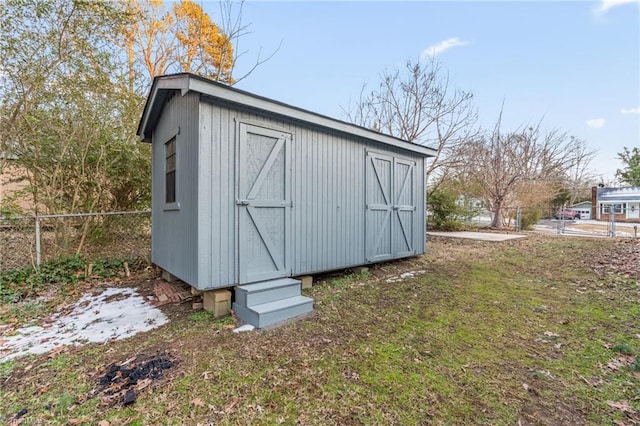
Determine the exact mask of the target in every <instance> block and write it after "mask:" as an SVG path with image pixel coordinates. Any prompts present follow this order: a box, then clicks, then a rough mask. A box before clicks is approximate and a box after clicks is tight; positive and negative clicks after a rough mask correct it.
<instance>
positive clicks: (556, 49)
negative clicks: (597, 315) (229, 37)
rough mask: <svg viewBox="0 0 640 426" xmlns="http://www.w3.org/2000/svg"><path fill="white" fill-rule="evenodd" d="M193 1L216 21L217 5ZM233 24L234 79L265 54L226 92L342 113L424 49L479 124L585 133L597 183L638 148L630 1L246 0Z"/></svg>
mask: <svg viewBox="0 0 640 426" xmlns="http://www.w3.org/2000/svg"><path fill="white" fill-rule="evenodd" d="M200 3H201V4H202V5H203V6H204V8H205V10H206V11H207V12H208V13H209V15H210V16H211V17H212V19H213V20H214V21H218V19H217V17H218V16H219V3H217V2H207V1H204V2H203V1H200ZM242 20H243V22H244V23H245V24H249V25H250V26H249V30H250V31H251V33H250V34H248V35H245V36H244V37H243V38H242V39H241V40H240V45H239V49H238V50H239V51H240V52H244V53H243V55H242V56H241V58H240V60H239V63H238V67H237V73H236V75H242V74H243V73H244V72H245V71H246V70H247V69H248V68H249V67H250V66H252V65H253V64H254V62H255V60H256V58H257V57H258V55H260V56H261V57H262V58H264V57H266V56H268V55H270V54H271V53H273V52H274V51H275V54H274V56H273V57H272V58H271V59H269V60H268V61H267V62H265V63H264V64H262V65H261V66H259V67H258V68H257V69H256V70H255V71H254V72H253V73H252V74H251V75H249V76H248V77H247V78H246V79H244V80H242V81H240V82H239V83H238V84H237V85H236V87H237V88H239V89H243V90H247V91H249V92H252V93H255V94H258V95H261V96H265V97H267V98H271V99H275V100H278V101H281V102H284V103H287V104H290V105H294V106H297V107H301V108H304V109H307V110H311V111H313V112H317V113H320V114H323V115H327V116H330V117H334V118H338V119H342V120H345V119H346V115H345V113H344V110H345V109H348V108H349V105H350V104H351V105H353V103H354V102H355V101H356V100H357V99H358V97H359V95H360V92H361V90H362V88H363V86H364V85H366V87H367V88H374V87H375V86H376V85H377V83H378V81H379V76H380V74H381V72H383V71H385V70H386V71H393V70H395V69H397V68H399V67H402V66H403V64H404V63H405V62H406V61H407V60H408V59H412V60H419V59H420V58H421V57H424V55H427V54H431V55H435V56H434V57H435V60H436V61H437V62H439V63H440V64H441V66H442V69H443V70H444V71H445V72H447V73H448V74H449V78H450V81H449V85H450V87H452V88H457V89H460V90H464V91H470V92H472V93H473V96H474V105H475V107H476V108H477V111H478V115H479V125H481V126H483V127H484V128H491V127H493V125H494V123H495V122H496V119H497V117H498V115H499V113H500V110H501V108H502V106H503V104H504V110H503V120H502V123H503V124H502V128H503V129H505V130H515V129H516V128H518V127H521V126H522V125H526V124H528V123H531V124H535V123H537V122H539V121H540V120H542V127H543V128H544V129H548V130H550V129H559V130H561V131H563V132H568V133H569V134H570V135H573V136H576V137H578V138H581V139H584V140H585V141H586V142H587V144H588V146H589V147H590V148H591V149H593V150H596V151H597V155H596V157H595V159H594V160H593V162H592V163H591V168H592V171H593V173H594V175H595V176H596V179H597V181H598V182H599V181H602V182H604V183H613V182H614V180H615V171H616V169H617V168H620V167H622V164H621V162H620V161H619V160H617V158H616V157H617V154H618V153H619V152H621V151H622V150H623V147H629V148H632V147H640V0H603V1H602V0H601V1H597V2H596V1H592V2H579V1H564V2H550V1H536V2H524V1H501V2H486V1H466V2H463V1H451V2H436V1H408V2H382V1H349V2H337V1H317V2H304V1H279V2H273V1H259V0H248V1H247V2H246V3H245V4H244V9H243V15H242Z"/></svg>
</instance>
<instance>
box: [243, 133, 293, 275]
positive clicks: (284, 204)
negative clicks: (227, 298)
mask: <svg viewBox="0 0 640 426" xmlns="http://www.w3.org/2000/svg"><path fill="white" fill-rule="evenodd" d="M290 144H291V135H290V134H287V133H283V132H279V131H275V130H270V129H265V128H262V127H258V126H252V125H249V124H240V132H239V144H238V145H239V149H238V154H239V155H238V158H239V171H240V173H239V182H238V200H237V204H238V206H239V208H238V228H239V229H238V235H239V241H238V249H239V251H238V253H239V260H238V266H239V282H240V283H249V282H255V281H261V280H267V279H272V278H279V277H283V276H287V275H288V273H289V269H290V268H289V259H288V256H289V247H288V238H289V226H290V217H291V196H290V193H291V189H290V169H291V167H290V164H289V163H290V158H289V157H290V154H289V151H290Z"/></svg>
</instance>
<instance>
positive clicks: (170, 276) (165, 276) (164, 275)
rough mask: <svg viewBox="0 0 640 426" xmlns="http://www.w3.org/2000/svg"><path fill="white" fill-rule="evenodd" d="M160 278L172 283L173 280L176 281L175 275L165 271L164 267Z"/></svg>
mask: <svg viewBox="0 0 640 426" xmlns="http://www.w3.org/2000/svg"><path fill="white" fill-rule="evenodd" d="M162 279H163V280H165V281H166V282H168V283H172V282H174V281H178V277H176V276H175V275H173V274H172V273H171V272H169V271H165V270H164V269H163V270H162Z"/></svg>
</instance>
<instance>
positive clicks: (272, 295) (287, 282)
mask: <svg viewBox="0 0 640 426" xmlns="http://www.w3.org/2000/svg"><path fill="white" fill-rule="evenodd" d="M301 287H302V285H301V282H300V281H299V280H294V279H291V278H284V279H278V280H272V281H266V282H262V283H256V284H248V285H244V286H239V287H236V297H235V300H236V302H238V303H239V304H241V305H242V306H253V305H259V304H261V303H268V302H273V301H276V300H280V299H286V298H288V297H294V296H299V295H300V289H301Z"/></svg>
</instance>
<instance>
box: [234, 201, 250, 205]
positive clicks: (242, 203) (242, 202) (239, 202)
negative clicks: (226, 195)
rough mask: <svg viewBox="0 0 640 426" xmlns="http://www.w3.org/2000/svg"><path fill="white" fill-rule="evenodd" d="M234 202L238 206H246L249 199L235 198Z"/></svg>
mask: <svg viewBox="0 0 640 426" xmlns="http://www.w3.org/2000/svg"><path fill="white" fill-rule="evenodd" d="M236 204H237V205H239V206H248V205H249V200H236Z"/></svg>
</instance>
